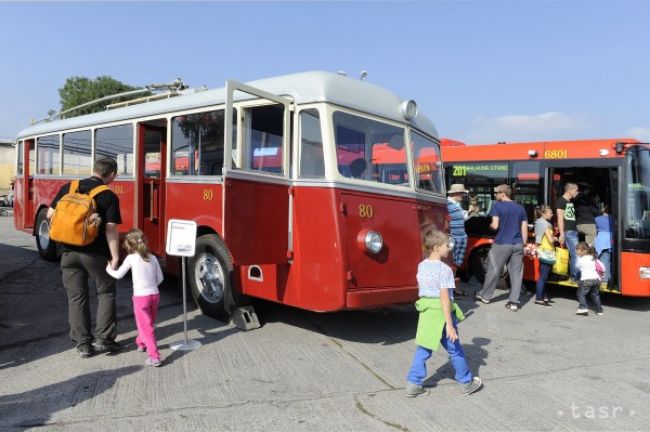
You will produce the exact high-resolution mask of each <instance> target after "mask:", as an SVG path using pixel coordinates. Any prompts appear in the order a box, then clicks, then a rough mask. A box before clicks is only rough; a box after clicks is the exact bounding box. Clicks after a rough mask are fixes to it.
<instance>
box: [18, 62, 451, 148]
mask: <svg viewBox="0 0 650 432" xmlns="http://www.w3.org/2000/svg"><path fill="white" fill-rule="evenodd" d="M246 84H248V85H249V86H252V87H256V88H258V89H260V90H264V91H266V92H269V93H273V94H276V95H285V96H291V97H292V98H293V100H294V102H295V103H296V104H298V105H301V104H307V103H313V102H329V103H333V104H337V105H341V106H343V107H347V108H352V109H356V110H359V111H361V112H366V113H370V114H374V115H377V116H380V117H384V118H387V119H390V120H395V121H399V122H404V121H405V120H404V117H403V116H402V114H401V111H400V105H401V103H402V102H404V99H401V98H399V97H397V96H396V95H395V94H393V93H391V92H390V91H388V90H386V89H384V88H382V87H379V86H377V85H374V84H370V83H368V82H366V81H361V80H359V79H354V78H350V77H347V76H342V75H339V74H335V73H331V72H302V73H296V74H291V75H282V76H278V77H272V78H266V79H262V80H257V81H251V82H248V83H246ZM225 94H226V92H225V88H220V89H214V90H206V91H198V92H188V93H187V94H183V95H181V96H178V97H173V98H169V99H164V100H159V101H155V102H147V103H141V104H136V105H131V106H127V107H124V108H116V109H112V110H106V111H102V112H98V113H94V114H87V115H82V116H78V117H73V118H68V119H63V120H55V121H51V122H46V123H42V124H37V125H34V126H31V127H29V128H27V129H23V130H22V131H20V133H19V134H18V139H22V138H27V137H30V136H35V135H43V134H48V133H56V132H60V131H65V130H70V129H79V128H84V127H92V126H96V125H100V124H105V123H112V122H119V121H122V120H124V121H128V120H133V119H137V118H141V117H149V116H156V115H161V116H162V115H166V114H168V113H173V112H176V111H184V110H189V109H194V108H200V107H203V106H210V105H219V104H223V103H224V102H225ZM248 98H250V97H249V96H248V95H244V94H242V93H239V92H235V100H244V99H248ZM410 123H411V124H412V125H413V126H415V127H416V128H418V129H420V130H422V131H424V132H425V133H427V134H429V135H431V136H434V137H436V138H437V137H438V134H437V132H436V129H435V127H434V125H433V123H432V122H431V121H430V120H429V119H428V118H426V117H425V116H424V115H422V114H420V113H418V115H417V116H416V117H415V118H414V119H413V120H411V121H410Z"/></svg>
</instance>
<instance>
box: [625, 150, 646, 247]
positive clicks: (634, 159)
mask: <svg viewBox="0 0 650 432" xmlns="http://www.w3.org/2000/svg"><path fill="white" fill-rule="evenodd" d="M625 237H627V238H631V239H650V148H646V147H641V146H636V147H633V148H630V149H629V150H628V152H627V217H626V225H625Z"/></svg>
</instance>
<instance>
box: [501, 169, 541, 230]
mask: <svg viewBox="0 0 650 432" xmlns="http://www.w3.org/2000/svg"><path fill="white" fill-rule="evenodd" d="M539 170H540V166H539V162H536V161H534V162H533V161H515V162H513V163H512V173H511V177H510V185H511V187H512V193H513V200H514V201H516V202H518V203H519V204H521V205H522V206H523V207H524V209H525V210H526V215H527V216H528V221H529V222H533V221H535V207H537V206H539V205H540V204H544V203H542V202H541V200H542V187H541V185H540V183H541V182H540V179H541V176H540V172H539ZM546 204H549V203H546Z"/></svg>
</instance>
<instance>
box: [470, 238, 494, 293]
mask: <svg viewBox="0 0 650 432" xmlns="http://www.w3.org/2000/svg"><path fill="white" fill-rule="evenodd" d="M489 254H490V248H489V247H482V248H480V249H477V250H475V251H474V252H472V256H471V257H470V259H469V271H470V273H471V274H472V275H473V276H474V277H475V278H476V279H478V281H479V282H480V283H481V284H482V283H483V282H485V275H486V274H487V269H488V265H489V260H490V255H489Z"/></svg>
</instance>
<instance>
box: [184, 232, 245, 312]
mask: <svg viewBox="0 0 650 432" xmlns="http://www.w3.org/2000/svg"><path fill="white" fill-rule="evenodd" d="M232 273H233V263H232V259H231V258H230V254H229V253H228V249H227V248H226V245H225V244H224V243H223V241H222V240H221V239H220V238H219V236H217V235H215V234H207V235H203V236H201V237H199V238H198V239H197V240H196V253H195V254H194V256H193V257H192V258H190V259H189V265H188V278H189V284H190V287H191V291H192V297H193V298H194V301H195V302H196V304H197V306H198V307H199V309H201V312H203V313H204V314H206V315H208V316H211V317H213V318H216V319H218V320H221V321H223V322H228V321H230V316H231V315H232V312H233V311H234V310H235V308H236V307H237V306H238V302H237V301H236V300H237V299H238V296H237V294H236V293H234V292H233V283H232Z"/></svg>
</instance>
